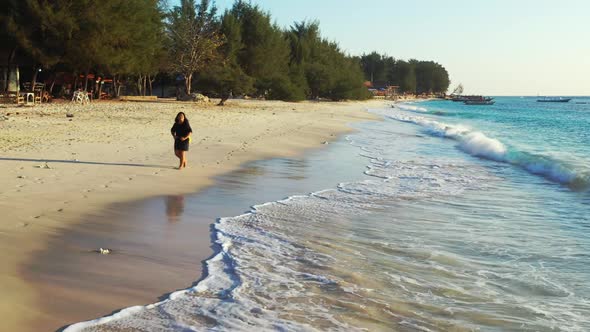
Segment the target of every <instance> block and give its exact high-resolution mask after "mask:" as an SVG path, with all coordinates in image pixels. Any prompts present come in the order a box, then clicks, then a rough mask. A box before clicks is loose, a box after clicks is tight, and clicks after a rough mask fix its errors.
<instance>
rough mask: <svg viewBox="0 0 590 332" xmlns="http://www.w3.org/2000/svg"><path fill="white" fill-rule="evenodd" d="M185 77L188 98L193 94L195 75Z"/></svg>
mask: <svg viewBox="0 0 590 332" xmlns="http://www.w3.org/2000/svg"><path fill="white" fill-rule="evenodd" d="M184 77H185V79H184V81H185V85H186V94H187V95H188V96H190V94H191V83H192V79H193V74H192V73H191V74H188V75H185V76H184Z"/></svg>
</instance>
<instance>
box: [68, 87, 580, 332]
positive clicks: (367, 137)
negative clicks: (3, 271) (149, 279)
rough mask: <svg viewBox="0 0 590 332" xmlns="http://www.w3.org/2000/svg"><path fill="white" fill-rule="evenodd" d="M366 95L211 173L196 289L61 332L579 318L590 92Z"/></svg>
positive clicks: (528, 326) (502, 326)
mask: <svg viewBox="0 0 590 332" xmlns="http://www.w3.org/2000/svg"><path fill="white" fill-rule="evenodd" d="M369 111H370V112H373V113H375V114H378V115H380V116H381V117H382V118H383V121H373V122H366V123H361V124H355V125H354V127H355V128H356V129H357V132H355V133H353V134H350V135H348V136H347V137H345V138H343V139H341V140H340V141H337V142H335V143H334V144H330V145H329V146H328V147H326V148H325V149H322V150H319V151H315V152H312V153H309V154H307V155H306V156H305V157H302V158H300V159H297V160H284V159H277V160H269V161H261V162H258V163H255V164H253V165H250V166H248V167H249V168H248V167H246V169H255V170H256V171H255V172H253V173H250V172H248V174H250V175H249V176H248V177H243V176H240V177H239V178H238V177H236V175H235V174H234V175H228V176H227V177H226V183H233V184H234V186H233V187H232V190H231V192H230V193H227V192H225V193H217V194H215V196H213V197H217V198H219V199H223V200H224V201H226V202H227V201H229V202H232V203H233V204H235V205H236V206H242V205H253V207H252V209H251V210H250V211H249V212H246V213H244V214H241V215H219V216H218V217H219V219H217V220H211V222H212V224H213V226H212V230H211V232H212V238H213V240H214V241H215V249H216V253H215V255H214V256H213V257H212V258H211V259H209V260H208V261H207V262H206V275H205V276H204V278H203V279H202V280H201V281H200V282H198V283H197V284H196V285H195V286H194V287H192V288H189V289H186V290H183V291H179V292H175V293H172V294H171V295H170V296H169V297H168V298H167V299H165V300H163V301H162V302H159V303H156V304H152V305H148V306H138V307H133V308H128V309H124V310H122V311H120V312H118V313H117V314H115V315H113V316H108V317H103V318H101V319H98V320H95V321H90V322H83V323H79V324H75V325H72V326H70V327H69V328H68V329H66V331H79V330H84V331H128V330H143V331H160V330H177V331H201V330H212V331H234V330H239V331H253V330H256V331H265V330H271V331H316V330H317V331H326V330H328V331H590V318H589V317H590V286H589V285H590V145H589V144H588V143H589V140H590V98H582V97H576V98H574V99H573V100H572V101H571V102H569V103H563V104H562V103H537V102H536V98H532V97H525V98H519V97H497V98H496V104H495V105H493V106H466V105H463V104H461V103H453V102H450V101H443V100H439V101H427V102H419V103H405V104H396V105H395V107H391V106H390V105H386V104H384V107H383V108H382V109H373V110H369ZM232 176H233V177H232ZM223 183H224V182H223V180H222V181H221V184H223ZM236 183H238V184H239V185H236ZM220 188H222V189H223V186H221V187H220ZM220 190H221V189H220ZM199 195H212V194H211V193H209V194H207V193H204V194H198V195H195V196H194V197H192V198H187V203H186V204H187V205H191V204H192V205H194V206H198V205H199V204H204V203H202V201H203V199H204V198H203V196H199ZM224 195H225V196H224ZM277 196H278V197H277ZM285 196H288V197H287V198H285ZM208 197H209V199H210V197H212V196H208ZM245 208H246V206H244V209H245ZM232 211H233V210H232ZM220 213H222V212H220ZM184 218H185V219H190V216H186V215H185V216H184ZM185 222H188V221H185ZM195 265H196V266H195V269H198V267H197V265H198V262H196V263H195Z"/></svg>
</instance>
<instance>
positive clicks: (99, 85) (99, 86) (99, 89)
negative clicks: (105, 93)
mask: <svg viewBox="0 0 590 332" xmlns="http://www.w3.org/2000/svg"><path fill="white" fill-rule="evenodd" d="M102 86H103V85H102V84H100V83H98V89H97V90H98V96H96V99H97V100H100V95H101V93H102Z"/></svg>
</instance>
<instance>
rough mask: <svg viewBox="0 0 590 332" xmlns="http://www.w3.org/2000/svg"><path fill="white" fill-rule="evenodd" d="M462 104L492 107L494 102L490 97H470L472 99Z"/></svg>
mask: <svg viewBox="0 0 590 332" xmlns="http://www.w3.org/2000/svg"><path fill="white" fill-rule="evenodd" d="M463 103H464V104H465V105H494V104H495V103H496V102H495V101H494V98H492V97H484V96H472V98H469V99H467V100H464V101H463Z"/></svg>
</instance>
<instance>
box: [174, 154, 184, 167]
mask: <svg viewBox="0 0 590 332" xmlns="http://www.w3.org/2000/svg"><path fill="white" fill-rule="evenodd" d="M174 155H175V156H176V157H177V158H178V160H179V161H180V164H179V165H178V169H180V168H181V167H182V151H180V150H174Z"/></svg>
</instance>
